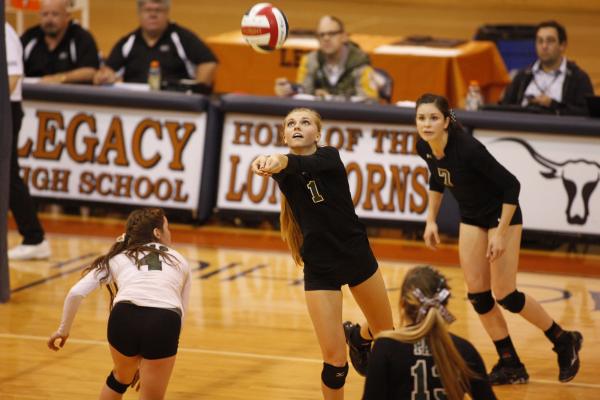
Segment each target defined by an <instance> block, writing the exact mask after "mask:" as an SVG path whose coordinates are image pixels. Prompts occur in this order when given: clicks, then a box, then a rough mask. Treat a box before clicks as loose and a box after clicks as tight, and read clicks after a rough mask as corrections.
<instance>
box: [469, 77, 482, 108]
mask: <svg viewBox="0 0 600 400" xmlns="http://www.w3.org/2000/svg"><path fill="white" fill-rule="evenodd" d="M482 105H483V96H482V95H481V88H480V87H479V82H477V81H471V82H469V88H468V89H467V98H466V99H465V109H466V110H468V111H477V110H478V109H479V108H480V107H481V106H482Z"/></svg>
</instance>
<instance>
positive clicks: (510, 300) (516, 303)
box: [498, 289, 525, 313]
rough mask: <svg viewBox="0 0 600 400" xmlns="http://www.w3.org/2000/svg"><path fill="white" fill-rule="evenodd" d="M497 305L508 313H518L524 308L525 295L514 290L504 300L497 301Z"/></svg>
mask: <svg viewBox="0 0 600 400" xmlns="http://www.w3.org/2000/svg"><path fill="white" fill-rule="evenodd" d="M498 304H500V305H501V306H502V307H504V308H506V309H507V310H508V311H510V312H514V313H520V312H521V310H523V307H525V294H524V293H522V292H519V291H518V290H516V289H515V291H514V292H512V293H510V294H509V295H508V296H506V297H505V298H503V299H501V300H498Z"/></svg>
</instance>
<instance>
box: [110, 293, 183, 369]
mask: <svg viewBox="0 0 600 400" xmlns="http://www.w3.org/2000/svg"><path fill="white" fill-rule="evenodd" d="M107 331H108V332H107V336H108V343H110V344H111V346H112V347H114V348H115V349H117V350H118V351H119V352H120V353H121V354H123V355H125V356H128V357H133V356H137V355H140V356H142V357H143V358H146V359H148V360H156V359H159V358H165V357H171V356H174V355H175V354H177V347H178V345H179V333H180V331H181V317H180V316H179V314H177V312H176V311H175V310H169V309H166V308H156V307H140V306H136V305H135V304H131V303H128V302H119V303H117V304H115V305H114V307H113V309H112V311H111V312H110V317H109V318H108V329H107Z"/></svg>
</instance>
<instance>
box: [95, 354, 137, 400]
mask: <svg viewBox="0 0 600 400" xmlns="http://www.w3.org/2000/svg"><path fill="white" fill-rule="evenodd" d="M108 346H109V348H110V355H111V356H112V359H113V363H114V367H113V376H114V377H115V379H116V380H117V381H118V382H119V383H122V384H128V383H131V381H133V377H134V376H135V373H136V372H137V370H138V367H139V365H140V360H141V357H140V356H134V357H127V356H125V355H123V354H121V353H120V352H119V351H118V350H117V349H115V348H114V347H112V346H111V345H110V344H109V345H108ZM122 398H123V395H122V394H121V393H117V392H115V391H114V390H112V389H111V388H109V387H108V386H107V385H106V383H105V384H104V386H103V387H102V391H101V392H100V397H99V399H100V400H120V399H122Z"/></svg>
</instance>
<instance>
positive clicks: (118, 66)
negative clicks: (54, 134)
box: [94, 0, 217, 93]
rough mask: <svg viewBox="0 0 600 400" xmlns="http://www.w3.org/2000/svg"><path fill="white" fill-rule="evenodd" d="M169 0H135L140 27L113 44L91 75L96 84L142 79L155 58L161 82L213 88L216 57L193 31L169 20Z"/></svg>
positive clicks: (204, 90) (205, 91)
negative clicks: (188, 83) (185, 82)
mask: <svg viewBox="0 0 600 400" xmlns="http://www.w3.org/2000/svg"><path fill="white" fill-rule="evenodd" d="M170 3H171V2H170V0H137V7H138V16H139V20H140V27H139V28H138V29H137V30H135V31H134V32H131V33H129V34H127V35H126V36H124V37H123V38H121V39H120V40H119V41H118V42H117V44H116V45H115V46H114V47H113V49H112V51H111V52H110V55H109V57H108V59H107V60H106V65H105V66H103V67H102V68H101V69H100V70H99V71H98V73H97V74H96V76H95V77H94V83H95V84H97V85H102V84H110V83H114V82H115V81H117V80H122V81H124V82H137V83H145V82H147V81H148V72H149V68H150V63H151V62H152V61H158V62H159V65H160V71H161V78H162V83H163V86H170V85H177V83H178V82H180V81H181V80H182V79H190V80H193V81H195V87H196V88H197V89H198V90H199V91H200V92H203V93H209V92H210V91H211V90H212V83H213V79H214V74H215V70H216V68H217V58H216V57H215V55H214V54H213V52H212V51H211V50H210V49H209V48H208V47H207V46H206V45H205V44H204V42H202V40H200V39H199V38H198V37H197V36H196V35H195V34H194V33H192V32H191V31H189V30H187V29H185V28H183V27H181V26H179V25H177V24H175V23H172V22H169V8H170Z"/></svg>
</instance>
